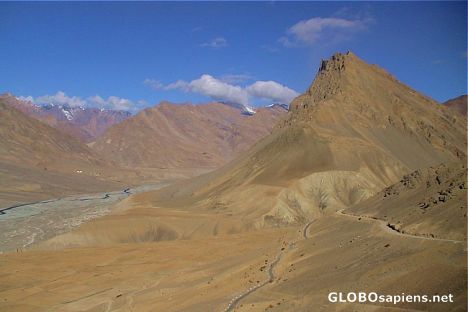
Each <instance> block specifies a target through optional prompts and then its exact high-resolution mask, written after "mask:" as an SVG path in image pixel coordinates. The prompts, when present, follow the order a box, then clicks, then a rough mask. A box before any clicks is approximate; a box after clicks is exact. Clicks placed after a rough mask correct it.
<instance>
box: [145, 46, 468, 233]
mask: <svg viewBox="0 0 468 312" xmlns="http://www.w3.org/2000/svg"><path fill="white" fill-rule="evenodd" d="M465 151H466V120H465V119H464V118H463V117H461V116H459V115H458V114H456V113H454V112H452V111H450V110H446V109H444V108H443V107H441V106H440V105H439V104H438V103H436V102H435V101H433V100H431V99H429V98H427V97H425V96H423V95H421V94H419V93H417V92H416V91H414V90H412V89H411V88H409V87H407V86H406V85H404V84H402V83H401V82H399V81H398V80H396V79H395V78H394V77H392V76H391V75H390V74H388V73H387V72H386V71H384V70H383V69H381V68H379V67H377V66H375V65H369V64H367V63H365V62H364V61H362V60H361V59H359V58H358V57H357V56H355V55H353V54H352V53H348V54H345V55H344V54H336V55H334V56H333V57H332V58H331V59H330V60H328V61H324V62H323V63H322V66H321V68H320V70H319V72H318V74H317V77H316V79H315V81H314V83H313V84H312V86H311V87H310V89H309V90H308V91H307V92H306V93H305V94H303V95H301V96H299V97H298V98H296V99H295V100H294V101H293V103H292V105H291V110H290V112H289V114H288V118H287V119H286V120H285V121H284V122H283V123H282V126H281V127H279V128H278V129H276V130H275V131H274V133H273V134H272V135H270V136H268V137H267V138H265V139H264V140H262V141H261V142H259V143H258V144H256V145H255V146H254V147H253V148H252V149H250V150H249V151H248V152H247V153H245V154H244V155H243V156H241V157H240V158H238V159H236V160H235V161H233V162H232V163H230V164H228V165H227V166H225V167H223V168H221V169H220V170H217V171H215V172H213V173H210V174H208V175H205V176H202V177H199V178H196V179H194V180H192V181H190V182H187V183H184V184H183V185H177V186H175V187H172V188H168V189H165V190H162V191H160V192H156V193H154V194H153V195H152V196H147V197H146V198H144V199H143V198H141V200H142V201H146V204H147V205H148V206H169V207H174V206H177V207H187V208H188V207H198V208H199V209H202V210H204V209H207V210H209V211H211V212H216V213H225V214H229V215H233V216H237V217H239V218H242V220H243V226H245V227H249V226H252V225H255V226H261V225H265V224H278V223H280V224H281V223H291V222H302V220H305V219H306V218H310V217H311V216H314V215H319V214H322V213H327V212H334V211H336V210H338V209H341V208H344V207H347V206H350V205H353V204H356V203H357V202H359V201H361V200H363V199H365V198H368V197H370V196H372V195H373V194H375V193H376V192H378V191H380V190H381V189H383V188H384V187H385V186H388V185H390V184H393V183H395V182H397V181H398V180H399V179H400V177H401V176H403V175H404V174H406V173H408V172H411V171H413V170H416V169H419V168H425V167H429V166H433V165H437V164H439V163H451V162H460V161H461V162H463V161H465V159H466V155H465Z"/></svg>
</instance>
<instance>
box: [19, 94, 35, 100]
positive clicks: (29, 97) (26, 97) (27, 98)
mask: <svg viewBox="0 0 468 312" xmlns="http://www.w3.org/2000/svg"><path fill="white" fill-rule="evenodd" d="M16 98H17V99H18V100H20V101H23V102H34V98H33V97H32V96H30V95H29V96H17V97H16Z"/></svg>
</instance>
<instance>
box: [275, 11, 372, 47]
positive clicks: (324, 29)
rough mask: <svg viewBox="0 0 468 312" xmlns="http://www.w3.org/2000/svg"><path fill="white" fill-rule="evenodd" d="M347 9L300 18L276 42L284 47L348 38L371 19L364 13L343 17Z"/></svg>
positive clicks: (364, 28)
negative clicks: (329, 15) (325, 15)
mask: <svg viewBox="0 0 468 312" xmlns="http://www.w3.org/2000/svg"><path fill="white" fill-rule="evenodd" d="M347 11H348V10H343V9H342V10H339V11H338V12H337V13H336V14H334V16H331V17H313V18H310V19H307V20H302V21H299V22H297V23H296V24H294V25H292V26H291V27H289V28H288V29H287V31H286V34H285V35H284V36H282V37H280V38H279V39H278V43H280V44H281V45H282V46H284V47H286V48H293V47H299V46H310V45H314V44H317V43H319V42H320V43H337V42H341V41H345V40H348V39H350V38H351V37H352V36H353V35H354V34H356V33H358V32H361V31H364V30H366V29H367V28H368V25H369V24H370V23H371V22H372V21H373V19H372V17H370V16H369V15H367V14H366V15H364V14H357V15H354V16H353V17H352V18H349V17H348V18H346V17H344V15H345V12H347Z"/></svg>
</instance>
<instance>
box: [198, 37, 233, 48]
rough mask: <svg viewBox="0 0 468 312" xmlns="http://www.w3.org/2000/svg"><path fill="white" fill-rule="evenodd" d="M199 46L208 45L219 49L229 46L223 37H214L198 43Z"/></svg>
mask: <svg viewBox="0 0 468 312" xmlns="http://www.w3.org/2000/svg"><path fill="white" fill-rule="evenodd" d="M200 46H201V47H208V48H213V49H220V48H225V47H227V46H229V44H228V42H227V40H226V39H225V38H223V37H217V38H214V39H212V40H210V41H208V42H205V43H202V44H200Z"/></svg>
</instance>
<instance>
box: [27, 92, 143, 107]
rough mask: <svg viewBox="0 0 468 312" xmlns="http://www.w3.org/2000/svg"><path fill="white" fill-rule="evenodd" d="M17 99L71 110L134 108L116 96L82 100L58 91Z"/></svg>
mask: <svg viewBox="0 0 468 312" xmlns="http://www.w3.org/2000/svg"><path fill="white" fill-rule="evenodd" d="M18 99H19V100H22V101H30V102H33V103H35V104H38V105H58V106H68V107H71V108H76V107H99V108H107V109H114V110H131V109H132V108H133V106H134V105H133V102H132V101H130V100H128V99H124V98H120V97H117V96H109V97H108V98H107V99H104V98H102V97H101V96H99V95H95V96H91V97H88V98H87V99H82V98H80V97H78V96H68V95H66V94H65V92H63V91H58V92H57V93H56V94H54V95H43V96H39V97H36V98H34V97H32V96H26V97H25V96H19V97H18Z"/></svg>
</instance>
